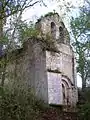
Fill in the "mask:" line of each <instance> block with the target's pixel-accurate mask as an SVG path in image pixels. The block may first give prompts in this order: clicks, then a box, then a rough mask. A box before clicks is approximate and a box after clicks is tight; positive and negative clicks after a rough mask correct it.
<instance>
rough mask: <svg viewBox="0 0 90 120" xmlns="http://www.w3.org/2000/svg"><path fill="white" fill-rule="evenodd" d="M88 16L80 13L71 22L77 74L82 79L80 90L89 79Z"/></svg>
mask: <svg viewBox="0 0 90 120" xmlns="http://www.w3.org/2000/svg"><path fill="white" fill-rule="evenodd" d="M89 25H90V15H89V13H88V14H84V13H81V14H80V16H79V17H77V18H75V19H73V18H72V20H71V28H72V33H73V35H74V38H75V39H74V42H73V46H74V48H75V52H76V55H77V72H79V73H80V75H81V78H82V90H84V89H85V88H86V82H87V80H89V79H90V64H89V63H90V26H89Z"/></svg>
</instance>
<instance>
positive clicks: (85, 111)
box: [78, 87, 90, 120]
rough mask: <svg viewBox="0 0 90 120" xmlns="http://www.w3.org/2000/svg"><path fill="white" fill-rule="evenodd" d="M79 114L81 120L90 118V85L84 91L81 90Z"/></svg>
mask: <svg viewBox="0 0 90 120" xmlns="http://www.w3.org/2000/svg"><path fill="white" fill-rule="evenodd" d="M80 95H81V99H80ZM82 101H83V103H82ZM78 114H79V119H80V120H89V119H90V87H87V88H86V89H85V90H84V92H83V91H82V90H79V106H78Z"/></svg>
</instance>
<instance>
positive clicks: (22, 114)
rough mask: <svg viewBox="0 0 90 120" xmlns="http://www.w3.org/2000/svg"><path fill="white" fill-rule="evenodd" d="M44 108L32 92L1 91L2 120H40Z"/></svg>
mask: <svg viewBox="0 0 90 120" xmlns="http://www.w3.org/2000/svg"><path fill="white" fill-rule="evenodd" d="M43 108H44V106H43V102H42V101H38V100H37V99H36V98H35V96H34V95H33V93H32V92H31V90H28V91H25V90H24V89H22V90H20V89H14V91H13V92H12V91H10V90H9V89H6V88H4V89H2V88H1V89H0V120H36V119H38V120H40V117H41V116H40V113H41V111H42V110H43Z"/></svg>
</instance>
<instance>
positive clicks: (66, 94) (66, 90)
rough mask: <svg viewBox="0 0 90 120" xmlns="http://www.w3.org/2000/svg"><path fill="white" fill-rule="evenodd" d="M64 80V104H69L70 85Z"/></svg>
mask: <svg viewBox="0 0 90 120" xmlns="http://www.w3.org/2000/svg"><path fill="white" fill-rule="evenodd" d="M62 81H63V83H62V94H63V104H65V105H68V104H69V103H70V96H69V85H68V83H67V82H66V81H65V80H62Z"/></svg>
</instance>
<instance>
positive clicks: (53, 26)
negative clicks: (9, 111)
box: [51, 22, 56, 39]
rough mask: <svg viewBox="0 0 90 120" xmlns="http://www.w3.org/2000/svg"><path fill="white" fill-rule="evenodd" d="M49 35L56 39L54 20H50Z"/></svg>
mask: <svg viewBox="0 0 90 120" xmlns="http://www.w3.org/2000/svg"><path fill="white" fill-rule="evenodd" d="M51 36H52V38H53V39H56V25H55V23H54V22H51Z"/></svg>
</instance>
